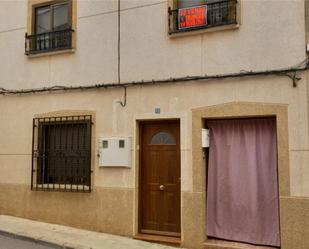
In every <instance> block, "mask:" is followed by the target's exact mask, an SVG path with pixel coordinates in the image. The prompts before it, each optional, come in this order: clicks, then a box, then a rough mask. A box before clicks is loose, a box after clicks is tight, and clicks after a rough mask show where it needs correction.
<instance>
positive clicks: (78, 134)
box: [31, 115, 92, 192]
mask: <svg viewBox="0 0 309 249" xmlns="http://www.w3.org/2000/svg"><path fill="white" fill-rule="evenodd" d="M91 125H92V119H91V115H83V116H64V117H46V118H34V119H33V141H32V144H33V145H32V177H31V189H32V190H43V191H44V190H46V191H70V192H90V191H91Z"/></svg>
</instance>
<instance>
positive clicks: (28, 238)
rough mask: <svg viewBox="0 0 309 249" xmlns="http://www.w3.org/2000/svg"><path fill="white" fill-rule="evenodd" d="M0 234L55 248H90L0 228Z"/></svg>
mask: <svg viewBox="0 0 309 249" xmlns="http://www.w3.org/2000/svg"><path fill="white" fill-rule="evenodd" d="M0 235H3V236H6V237H9V238H14V239H20V240H24V241H28V242H34V243H37V244H40V245H43V246H49V247H53V248H55V249H91V248H89V247H81V246H78V247H76V246H74V245H70V244H69V243H64V244H61V243H55V242H49V241H46V240H44V239H40V238H35V237H31V236H30V235H29V236H26V235H22V234H17V233H13V232H8V231H3V230H0Z"/></svg>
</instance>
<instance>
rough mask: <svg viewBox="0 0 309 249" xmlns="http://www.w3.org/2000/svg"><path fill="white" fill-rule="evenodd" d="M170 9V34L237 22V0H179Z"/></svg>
mask: <svg viewBox="0 0 309 249" xmlns="http://www.w3.org/2000/svg"><path fill="white" fill-rule="evenodd" d="M174 2H175V4H174V9H172V8H169V9H168V24H169V25H168V26H169V34H174V33H181V32H188V31H194V30H201V29H210V28H214V27H220V26H225V25H233V24H237V0H190V1H189V0H177V1H174Z"/></svg>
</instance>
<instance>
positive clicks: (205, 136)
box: [202, 129, 209, 148]
mask: <svg viewBox="0 0 309 249" xmlns="http://www.w3.org/2000/svg"><path fill="white" fill-rule="evenodd" d="M202 147H203V148H208V147H209V130H208V129H202Z"/></svg>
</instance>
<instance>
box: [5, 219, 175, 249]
mask: <svg viewBox="0 0 309 249" xmlns="http://www.w3.org/2000/svg"><path fill="white" fill-rule="evenodd" d="M1 234H2V235H7V234H9V235H12V236H13V240H14V239H15V237H14V236H17V237H20V238H27V239H28V240H30V241H31V240H32V242H37V243H34V244H32V245H31V247H29V246H28V247H24V246H18V244H17V245H16V243H23V242H25V241H22V242H19V241H10V240H9V241H7V240H6V239H4V240H3V242H2V240H0V249H24V248H29V249H30V248H31V249H51V248H58V249H59V248H66V249H69V248H70V249H72V248H74V249H175V247H171V246H166V245H160V244H156V243H149V242H146V241H140V240H134V239H132V238H127V237H122V236H116V235H112V234H107V233H98V232H93V231H88V230H83V229H77V228H73V227H68V226H61V225H55V224H49V223H45V222H38V221H33V220H28V219H22V218H18V217H13V216H7V215H0V235H1ZM26 242H27V241H26ZM2 243H3V245H2ZM5 243H6V244H7V245H8V246H11V247H8V246H6V244H5ZM41 243H45V244H43V245H44V246H45V247H34V246H35V245H37V246H39V245H38V244H41ZM14 246H15V247H14ZM48 246H51V247H48ZM53 246H54V247H53Z"/></svg>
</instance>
